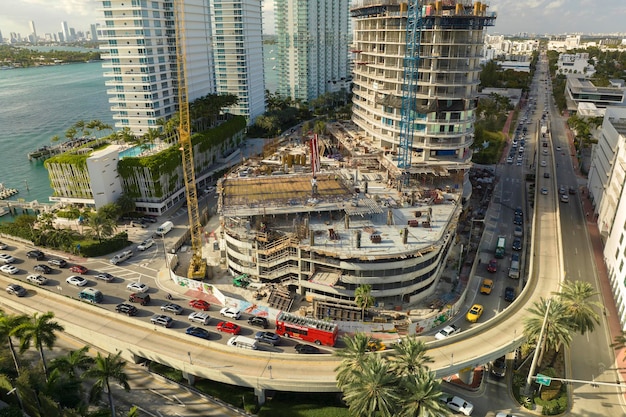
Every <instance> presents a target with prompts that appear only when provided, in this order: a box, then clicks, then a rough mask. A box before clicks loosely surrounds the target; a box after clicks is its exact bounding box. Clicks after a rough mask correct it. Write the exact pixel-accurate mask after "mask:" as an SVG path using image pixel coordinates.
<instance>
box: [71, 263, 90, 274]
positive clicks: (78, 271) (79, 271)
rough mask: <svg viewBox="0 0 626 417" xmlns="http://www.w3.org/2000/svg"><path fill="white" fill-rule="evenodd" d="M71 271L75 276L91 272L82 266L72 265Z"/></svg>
mask: <svg viewBox="0 0 626 417" xmlns="http://www.w3.org/2000/svg"><path fill="white" fill-rule="evenodd" d="M70 271H72V272H73V273H75V274H86V273H87V272H88V271H89V270H88V269H87V268H85V267H84V266H82V265H72V266H71V267H70Z"/></svg>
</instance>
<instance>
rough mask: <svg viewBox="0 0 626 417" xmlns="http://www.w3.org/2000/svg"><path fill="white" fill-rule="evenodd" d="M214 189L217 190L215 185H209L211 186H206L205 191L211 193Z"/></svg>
mask: <svg viewBox="0 0 626 417" xmlns="http://www.w3.org/2000/svg"><path fill="white" fill-rule="evenodd" d="M213 191H215V187H213V186H209V187H206V188H205V189H204V192H205V193H206V194H210V193H212V192H213Z"/></svg>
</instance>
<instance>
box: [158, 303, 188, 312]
mask: <svg viewBox="0 0 626 417" xmlns="http://www.w3.org/2000/svg"><path fill="white" fill-rule="evenodd" d="M183 310H184V309H183V308H182V307H181V306H179V305H178V304H174V303H167V304H163V305H162V306H161V311H167V312H168V313H174V314H176V315H179V314H183Z"/></svg>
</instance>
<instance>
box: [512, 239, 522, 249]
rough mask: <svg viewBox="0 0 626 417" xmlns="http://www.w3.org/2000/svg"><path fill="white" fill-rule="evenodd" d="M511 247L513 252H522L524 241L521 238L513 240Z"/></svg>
mask: <svg viewBox="0 0 626 417" xmlns="http://www.w3.org/2000/svg"><path fill="white" fill-rule="evenodd" d="M511 247H512V248H513V250H522V239H521V238H519V237H516V238H515V239H513V243H512V244H511Z"/></svg>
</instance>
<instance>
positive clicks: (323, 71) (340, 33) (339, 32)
mask: <svg viewBox="0 0 626 417" xmlns="http://www.w3.org/2000/svg"><path fill="white" fill-rule="evenodd" d="M349 4H350V1H349V0H309V1H301V0H274V10H275V14H276V35H277V38H278V44H277V58H276V61H275V62H276V68H277V72H278V80H279V81H278V93H279V94H280V95H282V96H284V97H291V99H293V100H301V101H305V102H308V101H311V100H313V99H315V98H317V97H319V96H321V95H322V94H324V93H327V92H333V91H339V90H341V89H342V88H343V89H346V90H347V89H349V80H348V79H349V74H350V68H349V64H348V45H349V43H350V38H351V35H350V33H351V31H350V29H349V22H350V15H349Z"/></svg>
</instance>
